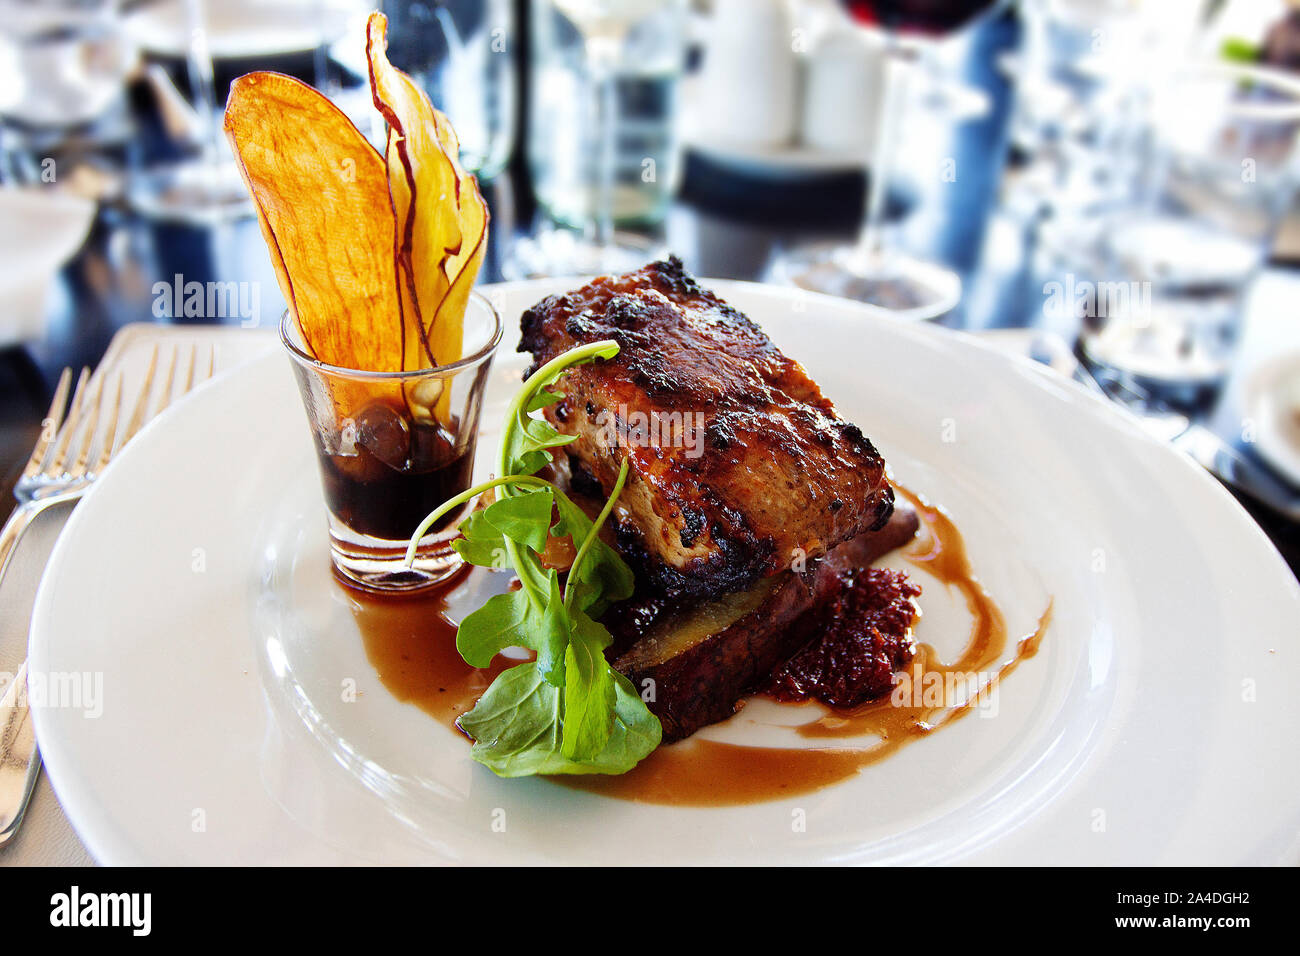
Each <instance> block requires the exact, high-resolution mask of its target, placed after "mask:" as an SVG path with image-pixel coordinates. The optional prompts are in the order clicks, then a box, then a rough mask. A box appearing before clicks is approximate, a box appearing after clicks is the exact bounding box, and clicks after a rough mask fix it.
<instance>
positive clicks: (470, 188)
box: [366, 13, 488, 417]
mask: <svg viewBox="0 0 1300 956" xmlns="http://www.w3.org/2000/svg"><path fill="white" fill-rule="evenodd" d="M387 28H388V21H387V19H386V18H385V17H384V16H383V14H379V13H374V14H371V15H370V19H369V21H368V22H367V26H366V52H367V58H368V60H369V64H370V86H371V92H372V95H373V98H374V103H375V107H376V108H377V109H378V110H379V112H380V113H381V114H382V115H383V116H384V119H385V120H386V121H387V122H388V125H389V129H390V137H389V147H388V154H387V160H388V178H389V188H390V191H391V193H392V197H393V206H394V209H395V210H396V216H397V221H398V231H399V235H401V237H402V238H401V239H400V240H399V247H400V248H399V256H403V257H405V259H406V261H408V262H409V263H410V266H411V272H412V278H413V283H414V289H415V293H414V298H415V307H416V312H417V313H418V316H419V322H420V326H421V331H422V335H423V341H424V344H425V346H426V348H427V349H428V352H429V355H430V356H431V357H432V359H433V362H434V363H435V364H438V365H446V364H449V363H451V362H455V361H457V360H458V359H460V358H461V354H462V348H463V327H464V317H465V308H466V305H467V302H468V296H469V290H470V288H471V287H472V286H473V284H474V278H475V276H476V275H477V273H478V268H479V266H480V265H481V263H482V257H483V250H484V248H485V245H486V232H487V224H488V214H487V206H486V204H485V203H484V202H483V197H482V195H481V194H480V193H479V189H478V183H477V182H476V181H475V179H474V178H473V177H472V176H469V175H467V174H466V173H465V171H464V170H463V169H462V168H461V166H460V163H459V155H458V154H459V144H458V143H457V141H456V135H455V133H454V132H453V131H452V128H451V124H450V123H449V122H448V121H447V118H446V117H445V116H443V115H442V114H441V113H440V112H438V110H436V109H434V107H433V104H432V103H430V102H429V98H428V97H427V96H426V95H425V94H424V91H422V90H421V89H420V88H419V87H418V86H416V85H415V83H414V82H413V81H412V80H411V78H410V77H408V76H407V75H406V74H405V73H402V72H401V71H400V70H397V69H395V68H394V67H393V66H392V64H391V63H389V62H388V57H387V54H386V52H385V48H386V34H387ZM409 325H410V323H409V321H408V328H409ZM408 355H409V349H408ZM441 404H442V405H445V404H446V400H445V398H444V401H443V402H442V403H441ZM440 417H444V416H442V415H440Z"/></svg>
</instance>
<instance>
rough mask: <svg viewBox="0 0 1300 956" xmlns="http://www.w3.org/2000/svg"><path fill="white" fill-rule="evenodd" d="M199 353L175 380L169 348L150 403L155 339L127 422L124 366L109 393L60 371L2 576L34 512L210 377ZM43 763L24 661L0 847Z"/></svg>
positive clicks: (9, 527)
mask: <svg viewBox="0 0 1300 956" xmlns="http://www.w3.org/2000/svg"><path fill="white" fill-rule="evenodd" d="M198 353H199V349H198V347H197V346H191V347H190V349H189V357H188V361H187V362H186V363H185V371H184V373H183V377H182V379H181V381H180V383H179V385H178V384H177V378H176V376H177V371H178V370H179V368H180V366H181V350H180V347H179V346H177V347H175V348H173V349H172V352H171V358H170V360H169V361H168V362H167V364H166V368H165V370H164V372H163V376H162V383H161V386H160V387H159V388H158V397H157V399H156V401H154V403H153V406H152V408H151V407H150V399H151V398H152V396H153V393H154V391H155V382H156V381H158V357H159V349H158V346H156V345H155V346H154V348H153V352H152V353H151V354H150V357H149V367H148V370H147V371H146V372H145V378H144V382H143V383H142V385H141V386H140V394H139V396H138V397H137V398H136V401H135V405H134V407H133V408H132V410H131V413H130V416H129V417H128V418H127V419H126V420H125V421H122V418H121V412H122V373H121V372H119V373H118V374H117V376H116V378H115V380H114V385H113V388H112V393H111V397H109V395H107V394H106V392H105V379H106V377H107V376H106V375H100V376H99V378H98V379H97V380H96V383H95V387H94V389H93V394H92V389H91V380H92V376H91V374H90V369H87V368H83V369H82V370H81V374H80V375H79V376H78V378H77V385H76V389H75V390H74V391H73V393H72V401H71V402H69V401H68V391H69V389H70V387H71V384H72V369H70V368H65V369H64V370H63V374H62V375H61V376H59V383H58V385H57V386H56V387H55V389H54V399H53V401H52V402H51V403H50V412H49V414H48V415H47V416H46V418H45V420H44V421H43V422H42V423H41V436H40V438H39V439H37V441H36V447H35V448H33V449H32V455H31V458H30V459H28V462H27V467H26V468H24V469H23V473H22V475H21V476H20V477H19V479H18V483H17V485H16V486H15V487H14V497H16V498H17V499H18V506H17V507H16V508H14V510H13V513H12V514H11V515H10V516H9V520H8V521H6V522H5V525H4V528H3V529H0V582H3V580H4V574H5V570H6V568H8V566H9V559H10V558H11V557H12V556H13V553H14V550H15V549H16V547H17V545H18V541H19V539H21V537H22V534H23V532H24V531H26V530H27V528H28V527H29V526H30V525H31V523H32V521H33V519H35V518H36V516H37V515H39V514H40V513H41V512H43V511H46V510H47V509H49V508H53V507H54V506H56V505H60V504H67V503H70V502H75V501H77V500H78V499H79V498H80V497H81V496H82V495H84V494H85V493H86V491H87V490H88V489H89V488H90V486H91V485H92V484H93V483H94V481H95V479H96V478H98V477H99V475H100V474H101V473H102V472H103V470H104V469H105V468H106V467H107V466H108V464H109V462H110V461H111V460H112V459H113V457H114V456H115V455H116V454H117V453H118V452H119V451H121V450H122V447H123V446H124V445H126V443H127V442H128V441H130V440H131V439H132V438H133V437H135V434H136V432H138V431H139V430H140V428H141V426H143V425H144V423H145V422H146V421H148V420H149V419H150V418H153V417H154V416H155V415H157V414H158V413H159V412H161V411H162V410H163V409H164V408H166V407H167V406H168V405H169V404H170V403H171V402H172V401H173V399H175V398H179V397H180V396H181V395H184V394H185V393H186V392H188V391H190V389H192V388H193V387H194V386H195V384H197V382H198V381H201V380H202V379H206V378H209V377H211V375H212V367H213V362H214V360H215V351H213V352H210V353H209V356H208V362H207V369H206V372H202V371H201V370H200V369H199V368H198ZM200 375H201V376H202V378H200V377H199V376H200ZM40 767H41V758H40V754H39V753H37V750H36V737H35V734H34V733H33V730H32V722H31V712H30V710H29V708H28V706H27V662H26V661H24V662H23V665H22V667H20V668H19V669H18V673H17V674H15V675H14V678H13V680H12V681H11V682H10V684H9V686H8V687H7V688H6V689H5V692H4V696H3V698H0V847H2V846H4V845H5V844H6V843H8V842H9V841H10V840H11V839H12V838H13V836H14V834H16V833H17V832H18V827H19V825H20V824H21V823H22V818H23V813H24V811H25V810H26V809H27V801H28V799H29V798H30V797H31V793H32V788H33V786H35V784H36V778H37V776H38V775H39V773H40Z"/></svg>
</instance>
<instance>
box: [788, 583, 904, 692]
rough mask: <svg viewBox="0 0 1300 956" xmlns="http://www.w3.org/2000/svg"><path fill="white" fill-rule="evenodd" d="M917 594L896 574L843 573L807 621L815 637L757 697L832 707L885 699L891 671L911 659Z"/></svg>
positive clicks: (890, 689) (889, 684)
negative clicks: (833, 590)
mask: <svg viewBox="0 0 1300 956" xmlns="http://www.w3.org/2000/svg"><path fill="white" fill-rule="evenodd" d="M920 593H921V589H920V587H918V586H917V585H915V584H913V583H912V582H911V581H910V580H908V577H907V575H906V574H904V573H903V572H902V571H888V570H884V569H881V568H863V569H858V570H849V571H845V572H843V573H842V574H841V575H840V587H839V590H838V593H837V594H836V595H835V597H834V598H833V599H832V600H830V601H828V602H827V603H826V605H825V607H824V608H823V610H822V612H821V613H820V614H818V615H816V618H817V619H816V620H815V621H813V622H811V627H812V628H814V629H816V630H817V631H819V632H820V633H821V637H819V638H814V639H813V640H812V642H811V643H809V644H808V646H807V647H805V648H804V649H803V650H802V651H800V652H799V653H798V654H796V655H795V656H794V657H792V658H791V659H790V660H789V661H787V662H786V663H785V664H784V665H782V666H781V667H779V668H777V670H776V671H775V672H773V674H772V677H771V679H770V680H769V682H768V683H767V685H766V686H765V687H764V688H763V690H762V693H764V694H766V695H768V696H769V697H774V698H776V699H777V700H780V701H788V702H793V701H804V700H810V699H813V700H819V701H821V702H822V703H824V704H827V705H828V706H830V707H835V708H850V707H858V706H860V705H861V704H864V703H866V702H867V701H871V700H876V699H877V698H880V697H884V696H887V695H888V694H889V693H890V692H891V691H892V690H893V687H894V683H893V682H894V673H895V672H896V671H898V670H900V669H901V668H903V667H904V666H906V664H907V662H908V661H910V660H911V659H912V654H913V651H914V645H913V642H912V625H913V623H914V622H915V620H916V616H917V609H916V603H915V598H916V597H917V596H918V595H919V594H920Z"/></svg>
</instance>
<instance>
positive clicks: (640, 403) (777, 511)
mask: <svg viewBox="0 0 1300 956" xmlns="http://www.w3.org/2000/svg"><path fill="white" fill-rule="evenodd" d="M521 324H522V329H523V339H522V342H521V344H520V347H519V348H520V351H527V352H531V353H532V356H533V359H534V360H535V362H536V364H537V365H541V364H542V363H544V362H546V361H548V360H550V359H552V358H554V357H555V356H557V355H559V354H560V353H562V352H564V351H566V350H567V349H570V348H572V347H574V346H576V345H581V344H584V343H588V342H595V341H599V340H601V339H613V340H615V341H616V342H618V344H619V348H620V351H619V354H618V355H617V356H616V357H615V358H613V359H612V360H610V361H607V362H597V363H595V364H592V365H586V366H582V367H580V368H576V369H573V370H571V371H570V372H568V373H567V374H566V376H565V377H564V379H563V380H562V381H561V382H560V385H559V388H560V390H561V391H563V392H564V393H565V398H564V399H563V400H562V401H561V402H559V403H558V404H556V405H553V406H551V407H550V408H548V409H547V410H546V415H547V418H548V419H549V420H550V421H551V423H552V424H553V425H554V426H555V427H556V428H557V429H559V430H560V431H561V432H564V433H566V434H572V435H576V436H577V440H576V441H575V442H573V443H572V444H570V445H568V446H566V449H565V450H566V451H567V452H568V453H569V456H570V464H571V465H572V466H573V468H572V470H573V474H574V479H575V483H576V482H578V481H579V480H581V479H582V478H583V477H584V476H585V477H586V478H588V479H589V480H591V481H593V482H595V483H598V484H599V485H600V486H601V489H602V490H603V491H604V492H605V493H608V492H609V491H610V490H611V489H612V488H613V485H614V481H615V479H616V477H617V475H618V471H619V467H620V465H621V464H622V462H623V460H624V459H627V460H628V462H629V467H630V471H629V477H628V482H627V485H626V487H625V488H624V490H623V493H622V496H621V497H620V499H619V502H618V506H617V509H616V513H615V519H616V521H617V533H618V540H619V543H620V546H621V548H622V550H623V551H624V553H625V554H626V555H627V556H628V557H629V559H630V560H631V562H632V563H633V564H634V565H636V566H638V567H637V570H638V571H639V572H640V575H641V576H643V577H645V578H647V579H649V580H650V581H651V582H652V583H653V584H654V586H655V588H656V589H657V590H658V591H659V592H660V593H662V594H664V595H668V596H675V595H694V596H707V597H712V596H718V595H722V594H726V593H729V592H733V591H739V590H742V589H745V588H748V587H749V586H751V585H752V584H754V583H755V582H756V581H758V580H760V579H762V578H765V577H768V576H771V575H775V574H777V573H778V572H781V571H784V570H785V569H787V568H789V567H791V566H792V564H794V563H796V562H797V561H798V560H799V559H801V558H802V559H805V560H807V561H810V562H811V561H815V559H817V558H819V557H820V556H822V555H824V554H826V553H827V552H828V551H829V550H830V549H831V548H833V547H835V546H836V545H837V544H839V543H841V542H843V541H846V540H848V539H850V538H853V537H855V536H857V535H860V534H862V533H864V532H866V531H869V530H872V529H875V528H879V527H881V526H882V525H884V523H885V522H886V521H887V520H888V519H889V516H890V513H891V512H892V510H893V490H892V489H891V488H890V487H889V484H888V483H887V482H886V481H885V477H884V462H883V461H882V459H881V457H880V455H879V454H878V453H877V451H876V449H875V447H874V446H873V445H872V444H871V442H870V441H869V440H868V439H867V438H866V437H865V436H864V435H863V434H862V432H861V430H859V429H858V427H857V426H856V425H853V424H852V423H850V422H846V421H844V420H843V419H842V418H840V417H839V415H838V414H836V411H835V407H834V406H833V405H832V404H831V402H830V401H829V400H828V399H827V398H826V397H825V396H823V395H822V393H821V390H820V389H819V388H818V387H817V384H816V383H815V382H813V381H812V380H811V379H810V378H809V377H808V374H807V373H806V372H805V371H804V370H803V368H802V367H801V366H800V365H799V364H798V363H797V362H794V361H792V360H791V359H789V358H787V357H786V356H785V355H783V354H782V353H781V351H780V350H779V349H778V348H777V347H776V346H775V345H774V344H773V343H772V341H771V340H770V339H769V338H768V337H767V336H766V335H765V334H764V333H763V331H762V330H761V329H760V328H759V327H758V326H756V325H755V324H754V323H753V322H751V321H750V320H749V319H748V318H746V317H745V316H744V315H742V314H741V313H740V312H738V311H737V310H736V309H734V308H732V307H731V306H729V305H727V304H726V303H725V302H723V301H722V300H721V299H719V298H718V297H717V296H715V295H713V294H712V293H711V292H708V291H706V290H705V289H703V288H701V287H700V285H699V284H698V283H697V282H696V281H695V280H694V279H693V278H692V277H691V276H690V275H688V274H687V273H686V272H685V271H684V270H683V268H682V264H681V262H680V260H678V259H676V258H675V257H674V258H671V259H669V260H668V261H666V262H655V263H651V264H650V265H648V266H646V267H644V268H642V269H640V270H638V271H636V272H632V273H629V274H627V275H624V276H613V277H608V276H607V277H602V278H600V279H597V280H595V281H594V282H592V283H590V284H589V285H586V286H584V287H582V288H581V289H577V290H575V291H573V292H569V293H566V294H563V295H555V296H551V297H549V298H547V299H544V300H542V301H541V302H539V303H538V304H537V305H535V306H533V307H532V308H531V309H529V310H528V311H526V312H525V313H524V314H523V318H522V323H521Z"/></svg>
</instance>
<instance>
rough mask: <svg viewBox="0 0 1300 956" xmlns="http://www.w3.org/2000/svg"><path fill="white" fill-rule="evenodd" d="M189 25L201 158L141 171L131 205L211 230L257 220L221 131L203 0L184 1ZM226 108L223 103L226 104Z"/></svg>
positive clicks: (191, 79) (133, 183)
mask: <svg viewBox="0 0 1300 956" xmlns="http://www.w3.org/2000/svg"><path fill="white" fill-rule="evenodd" d="M181 4H182V7H183V11H182V12H183V15H184V22H185V25H186V34H187V40H188V42H187V44H186V58H185V62H186V68H187V73H188V78H189V84H190V96H191V99H192V100H193V103H192V105H193V107H194V112H195V115H196V117H197V123H196V125H197V128H198V131H199V132H198V140H199V141H198V143H197V148H198V154H197V155H194V156H189V157H186V158H182V159H179V160H175V161H172V162H164V163H159V164H157V165H154V166H149V167H147V168H144V169H140V170H137V171H136V173H135V174H134V176H133V177H132V179H131V181H130V183H129V184H128V186H127V201H128V202H129V203H130V204H131V206H132V207H133V208H134V209H135V210H136V211H137V212H139V213H140V214H141V215H144V216H148V217H149V218H152V219H159V220H164V221H173V222H184V223H189V224H192V225H200V226H212V225H217V224H219V223H223V222H230V221H232V220H235V219H241V218H244V217H247V216H252V215H253V204H252V201H251V200H250V198H249V195H248V189H247V187H245V185H244V181H243V179H242V178H241V177H240V175H239V169H238V167H237V166H236V165H235V158H234V155H233V154H232V153H231V151H230V145H229V144H228V143H227V142H226V138H225V136H224V135H223V134H222V132H221V119H220V116H219V115H218V113H217V103H216V101H215V90H214V82H215V81H214V79H213V72H214V71H213V65H212V51H211V49H210V47H209V45H208V13H209V11H208V8H207V3H206V2H205V0H181ZM223 105H224V104H223Z"/></svg>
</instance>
